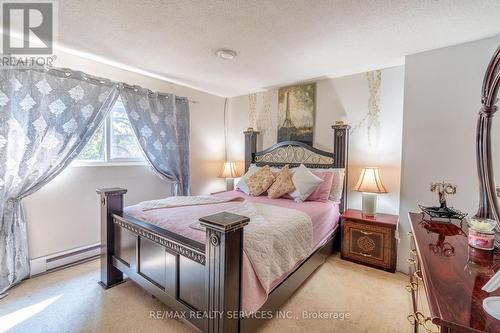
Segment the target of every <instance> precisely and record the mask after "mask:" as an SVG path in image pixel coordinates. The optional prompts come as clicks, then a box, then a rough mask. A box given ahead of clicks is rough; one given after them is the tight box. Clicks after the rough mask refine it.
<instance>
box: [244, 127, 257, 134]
mask: <svg viewBox="0 0 500 333" xmlns="http://www.w3.org/2000/svg"><path fill="white" fill-rule="evenodd" d="M243 133H245V134H253V133H255V134H259V133H260V132H259V131H256V130H255V129H254V128H253V127H249V128H247V129H246V130H244V131H243Z"/></svg>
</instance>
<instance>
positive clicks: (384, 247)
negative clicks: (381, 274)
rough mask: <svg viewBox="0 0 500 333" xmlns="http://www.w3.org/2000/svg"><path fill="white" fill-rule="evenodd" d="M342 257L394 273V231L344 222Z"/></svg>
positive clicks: (353, 222)
mask: <svg viewBox="0 0 500 333" xmlns="http://www.w3.org/2000/svg"><path fill="white" fill-rule="evenodd" d="M342 223H343V227H342V230H343V235H342V236H343V237H342V257H343V258H344V259H350V260H354V261H357V262H361V263H365V264H368V265H373V266H377V267H380V268H383V269H386V270H390V271H393V270H394V269H395V267H394V264H395V263H394V259H395V258H394V257H393V256H394V251H395V249H394V229H391V228H386V227H381V226H377V225H370V224H363V223H359V222H358V221H351V220H348V219H346V220H344V221H343V222H342Z"/></svg>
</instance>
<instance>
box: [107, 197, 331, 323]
mask: <svg viewBox="0 0 500 333" xmlns="http://www.w3.org/2000/svg"><path fill="white" fill-rule="evenodd" d="M97 192H98V193H99V194H100V196H101V235H102V251H101V281H100V282H99V283H100V284H101V285H102V286H103V287H104V288H106V289H107V288H110V287H113V286H115V285H117V284H120V283H122V282H123V281H124V277H123V276H124V275H126V276H128V277H129V278H130V279H131V280H132V281H134V282H135V283H137V284H138V285H140V286H141V287H142V288H144V289H145V290H146V291H147V292H148V293H150V294H151V295H154V296H155V297H156V298H158V299H159V300H160V301H162V302H163V303H165V304H166V305H167V306H168V307H169V308H170V309H171V310H173V311H177V318H179V317H180V318H181V319H183V320H184V321H186V322H187V323H189V324H191V325H192V326H193V327H194V328H196V329H198V330H200V331H203V332H209V333H230V332H231V333H233V332H252V331H253V330H254V329H255V328H256V327H257V326H259V325H260V324H262V322H263V320H255V319H248V318H247V319H243V318H242V317H241V318H240V316H239V315H238V314H239V313H240V311H241V285H242V283H241V270H242V258H243V230H244V226H245V225H246V224H247V223H248V221H249V219H248V218H247V217H244V216H240V215H236V214H231V213H226V212H224V213H219V214H215V215H211V216H207V217H204V218H202V219H200V221H201V224H202V225H203V226H205V227H206V241H205V243H200V242H196V241H193V240H191V239H188V238H185V237H183V236H180V235H178V234H175V233H172V232H169V231H167V230H165V229H162V228H159V227H157V226H155V225H152V224H150V223H147V222H144V221H142V220H138V219H136V218H133V217H131V216H128V215H126V214H124V213H123V195H124V194H125V193H126V192H127V190H125V189H121V188H110V189H101V190H98V191H97ZM338 234H339V233H338V232H336V233H334V234H333V235H332V237H331V238H329V239H328V240H327V241H326V242H325V244H324V245H323V246H322V247H321V248H320V249H318V250H317V251H316V252H315V253H313V254H312V255H311V257H310V258H308V260H306V261H305V262H304V263H303V264H302V265H300V266H299V267H298V268H297V269H296V271H295V272H294V273H293V274H292V275H290V276H289V277H288V278H287V279H286V280H285V281H283V282H282V284H281V285H280V286H279V287H277V288H275V289H274V291H273V292H272V293H271V295H270V296H269V298H268V301H267V302H266V304H264V307H263V308H264V309H265V310H266V311H275V310H277V309H278V308H279V306H280V305H281V304H283V303H284V302H285V301H286V299H288V297H290V296H291V295H292V294H293V293H294V291H295V290H296V289H297V288H298V286H299V285H300V284H301V283H302V282H304V281H305V280H306V279H307V277H308V276H309V275H310V274H312V272H313V271H314V270H315V269H316V268H317V267H319V266H320V265H321V264H322V263H323V262H324V260H325V259H326V257H327V256H328V255H329V254H331V253H332V252H333V251H334V241H338ZM334 236H337V238H335V237H334ZM151 310H152V311H153V310H154V309H151Z"/></svg>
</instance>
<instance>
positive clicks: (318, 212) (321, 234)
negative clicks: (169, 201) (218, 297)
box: [124, 191, 339, 312]
mask: <svg viewBox="0 0 500 333" xmlns="http://www.w3.org/2000/svg"><path fill="white" fill-rule="evenodd" d="M216 195H218V196H224V197H226V196H233V197H234V196H241V197H244V198H245V199H247V200H249V201H251V202H255V203H263V204H269V205H275V206H279V207H284V208H291V209H297V210H300V211H302V212H304V213H306V214H307V215H309V216H310V217H311V220H312V225H313V251H314V250H316V249H317V248H318V247H319V246H320V245H322V243H323V242H324V241H325V240H326V239H327V238H328V237H329V236H330V235H331V233H332V232H333V231H334V230H335V229H336V227H337V225H338V221H339V206H338V204H335V203H333V202H331V201H329V202H326V203H324V202H313V201H306V202H304V203H296V202H294V201H293V200H290V199H268V198H267V197H265V196H260V197H251V196H247V195H246V194H244V193H242V192H239V191H229V192H223V193H218V194H216ZM239 204H241V203H240V202H226V203H219V204H213V205H204V206H189V207H176V208H167V209H156V210H151V211H146V212H143V211H142V210H141V208H140V207H139V205H135V206H130V207H126V208H125V209H124V211H125V213H126V214H129V215H131V216H133V217H135V218H138V219H141V220H144V221H147V222H149V223H151V224H154V225H156V226H158V227H161V228H163V229H166V230H169V231H172V232H175V233H177V234H179V235H182V236H184V237H187V238H190V239H192V240H195V241H198V242H201V243H204V242H205V232H204V231H200V230H197V229H194V228H191V227H190V224H192V223H193V222H196V221H198V219H199V218H200V217H203V216H207V215H211V214H215V213H218V212H222V211H225V210H228V209H231V208H234V207H235V206H236V205H239ZM300 264H301V262H298V263H297V264H296V266H298V265H300ZM292 271H293V270H292ZM289 273H290V272H288V273H286V274H284V275H283V276H281V277H280V278H279V279H277V280H276V281H274V282H273V284H272V289H274V288H275V287H276V286H277V285H278V284H279V283H280V282H281V281H283V280H284V279H285V278H286V277H287V276H288V275H289ZM242 274H243V276H242V281H243V282H242V283H243V290H242V310H243V311H245V312H253V311H257V310H258V309H259V308H260V307H261V306H262V305H263V304H264V303H265V302H266V300H267V296H268V295H267V293H266V291H265V290H264V288H263V287H262V286H261V284H260V282H259V279H258V278H257V275H256V273H255V271H254V270H253V268H252V264H251V262H250V260H249V259H248V257H247V255H246V254H245V253H244V254H243V272H242Z"/></svg>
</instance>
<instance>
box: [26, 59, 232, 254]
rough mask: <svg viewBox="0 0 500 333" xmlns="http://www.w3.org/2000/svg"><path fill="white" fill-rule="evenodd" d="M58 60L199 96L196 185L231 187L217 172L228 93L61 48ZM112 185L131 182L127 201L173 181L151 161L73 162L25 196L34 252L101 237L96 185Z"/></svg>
mask: <svg viewBox="0 0 500 333" xmlns="http://www.w3.org/2000/svg"><path fill="white" fill-rule="evenodd" d="M144 61H147V59H144ZM54 65H55V66H57V67H67V68H71V69H75V70H81V71H84V72H86V73H89V74H93V75H97V76H101V77H105V78H109V79H112V80H116V81H123V82H126V83H129V84H136V85H140V86H143V87H146V88H149V89H151V90H155V91H162V92H171V93H174V94H176V95H178V96H185V97H188V98H189V99H190V100H193V101H196V102H197V103H190V112H191V160H190V162H191V184H192V191H193V193H194V194H198V193H209V192H213V191H219V190H222V189H224V188H225V183H224V181H223V180H222V179H218V178H217V174H218V172H219V171H220V168H221V167H222V162H223V159H224V131H223V106H224V99H223V98H221V97H217V96H213V95H210V94H207V93H203V92H200V91H197V90H193V89H190V88H187V87H182V86H179V85H175V84H171V83H168V82H165V81H161V80H158V79H153V78H150V77H146V76H143V75H138V74H136V73H132V72H129V71H125V70H122V69H117V68H115V67H111V66H108V65H104V64H101V63H97V62H94V61H90V60H87V59H83V58H80V57H77V56H73V55H69V54H65V53H61V52H59V53H57V60H56V62H55V63H54ZM106 186H123V187H125V188H127V189H128V190H129V193H128V194H127V195H126V196H125V198H126V204H133V203H137V202H139V201H142V200H147V199H151V198H158V197H165V196H167V195H169V193H170V184H168V183H166V182H164V181H162V180H161V179H160V178H159V177H157V176H156V175H154V174H153V172H152V171H150V170H149V169H148V168H147V167H146V166H126V167H109V166H107V167H69V168H68V169H67V170H65V171H64V172H63V173H62V174H61V175H59V176H58V177H57V178H56V179H54V180H53V181H52V182H51V183H49V184H48V185H47V186H45V187H44V188H42V189H41V190H40V191H38V192H37V193H35V194H33V195H32V196H30V197H28V198H26V199H25V200H23V203H24V207H25V212H26V216H27V223H28V240H29V255H30V258H37V257H40V256H44V255H48V254H52V253H55V252H59V251H64V250H68V249H71V248H75V247H80V246H84V245H88V244H93V243H96V242H99V240H100V234H99V210H98V209H99V202H98V197H97V194H96V193H95V189H96V188H99V187H106Z"/></svg>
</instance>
